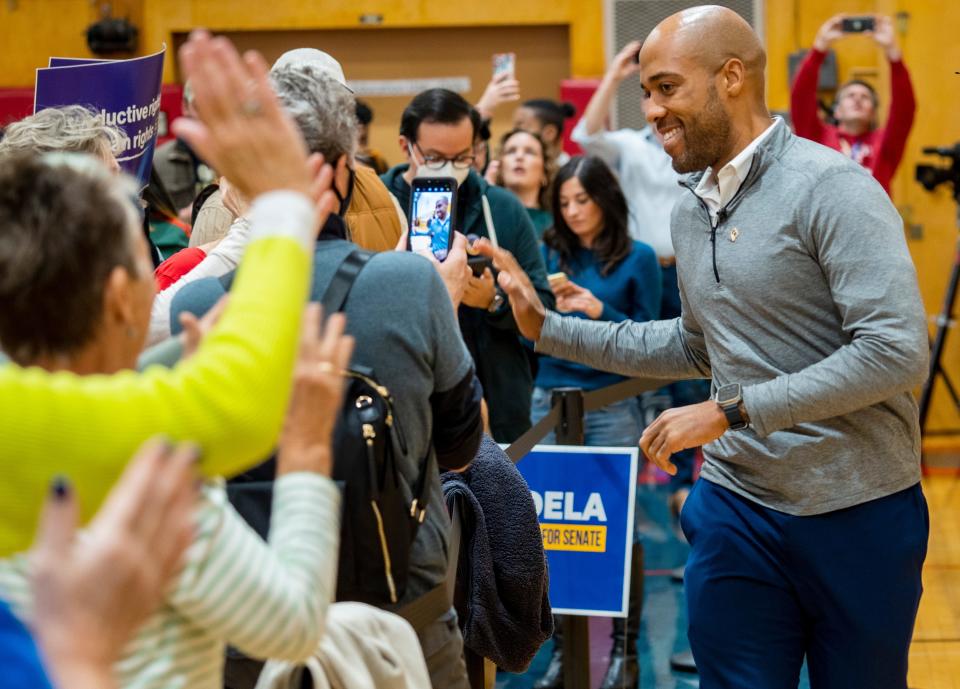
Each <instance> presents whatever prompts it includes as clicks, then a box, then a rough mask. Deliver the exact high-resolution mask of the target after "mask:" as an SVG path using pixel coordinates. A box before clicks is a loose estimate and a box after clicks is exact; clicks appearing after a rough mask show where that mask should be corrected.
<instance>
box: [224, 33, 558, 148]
mask: <svg viewBox="0 0 960 689" xmlns="http://www.w3.org/2000/svg"><path fill="white" fill-rule="evenodd" d="M226 35H228V36H229V37H230V38H231V39H232V40H233V41H234V42H235V43H236V44H237V46H238V47H240V48H242V49H256V50H259V51H260V52H262V53H263V54H264V56H265V57H266V58H267V60H268V61H269V62H273V60H275V59H276V58H277V57H279V56H280V54H281V53H283V52H284V51H286V50H289V49H291V48H300V47H316V48H320V49H322V50H326V51H327V52H329V53H330V54H331V55H334V56H335V57H336V58H337V59H338V60H340V62H341V64H343V66H344V71H345V73H346V76H347V78H348V79H417V78H437V77H462V76H466V77H468V78H469V79H470V83H471V87H472V88H471V90H470V91H469V92H467V93H464V94H463V96H464V97H465V98H466V99H467V100H469V101H470V102H472V103H473V102H476V101H477V100H479V98H480V96H481V94H482V93H483V89H484V88H485V87H486V85H487V82H488V81H489V79H490V76H491V67H492V63H491V55H492V54H493V53H495V52H507V51H510V50H513V51H514V52H516V53H517V77H518V79H519V80H520V83H521V89H522V95H523V98H557V97H558V96H559V90H560V89H559V84H560V80H561V79H563V78H565V77H566V76H567V75H568V74H569V73H570V60H569V57H568V53H567V45H568V39H567V27H566V26H511V27H498V28H492V27H473V28H460V27H458V28H432V29H381V30H379V31H376V32H371V31H362V30H357V29H350V30H331V31H271V32H261V31H244V32H228V33H227V34H226ZM398 55H403V59H402V60H398V59H397V56H398ZM412 97H413V96H412V95H403V96H391V97H366V96H364V97H363V99H364V100H365V101H366V102H367V103H369V104H370V106H371V107H372V108H373V110H374V113H375V117H374V121H373V125H372V126H371V130H370V142H371V145H372V146H373V147H374V148H377V149H379V150H380V152H381V153H382V154H383V155H384V156H385V157H386V158H387V160H388V161H389V162H390V163H392V164H395V163H400V162H403V160H404V157H403V154H402V151H400V149H399V146H398V143H397V137H398V135H399V126H400V115H401V113H402V112H403V109H404V108H405V107H406V105H407V103H409V102H410V99H411V98H412ZM513 107H514V105H513V104H505V105H504V106H502V107H501V109H500V111H499V112H498V113H497V115H496V116H495V117H494V121H493V126H492V129H493V139H494V141H498V140H499V137H500V135H501V134H503V133H505V132H506V131H507V130H508V129H509V128H510V124H511V122H510V116H511V113H512V111H513Z"/></svg>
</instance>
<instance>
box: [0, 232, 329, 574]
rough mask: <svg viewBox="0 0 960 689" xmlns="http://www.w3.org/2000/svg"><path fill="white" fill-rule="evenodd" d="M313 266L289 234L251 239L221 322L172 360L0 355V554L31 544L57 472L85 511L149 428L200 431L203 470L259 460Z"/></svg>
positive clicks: (189, 436) (287, 373)
mask: <svg viewBox="0 0 960 689" xmlns="http://www.w3.org/2000/svg"><path fill="white" fill-rule="evenodd" d="M310 268H311V257H310V256H309V255H308V253H307V252H306V251H305V250H304V247H303V245H302V243H300V242H297V241H296V240H295V239H293V238H289V237H272V238H265V239H258V240H256V241H254V242H252V243H251V245H250V247H249V248H248V250H247V254H246V257H245V258H244V261H243V263H242V264H241V267H240V270H239V271H238V273H237V278H236V281H235V283H234V286H233V290H232V292H231V296H230V303H229V305H228V307H227V309H226V311H225V312H224V314H223V316H222V318H221V321H220V323H219V325H218V326H217V327H216V328H215V329H214V331H213V332H211V333H210V335H209V336H208V337H207V339H206V340H205V341H204V343H203V345H202V346H201V348H200V350H199V351H198V352H197V354H196V355H194V356H193V357H192V358H191V359H188V360H186V361H184V362H182V363H181V364H179V365H178V366H176V367H175V368H173V369H164V368H161V367H153V368H151V369H148V370H147V371H146V372H144V373H140V374H138V373H134V372H123V373H120V374H116V375H111V376H85V377H78V376H75V375H73V374H69V373H55V374H50V373H46V372H44V371H41V370H40V369H32V368H31V369H23V368H19V367H16V366H13V365H8V366H0V429H2V430H0V457H2V460H0V461H2V465H3V476H2V478H0V556H6V555H9V554H10V553H13V552H16V551H19V550H23V549H25V548H26V547H28V546H29V545H30V543H31V542H32V540H33V536H34V531H35V525H36V522H37V517H38V515H39V512H40V508H41V504H42V501H43V499H44V497H45V495H46V491H47V488H48V485H49V483H50V480H51V479H52V478H53V477H54V476H56V475H58V474H61V475H64V476H67V477H68V478H69V479H70V481H71V483H72V484H73V486H74V488H75V490H76V492H77V495H78V498H79V501H80V504H81V511H82V515H83V518H84V521H86V520H87V519H88V518H89V517H90V516H91V515H92V514H93V513H94V512H95V511H96V509H97V507H98V506H99V505H100V503H101V502H102V500H103V498H104V496H105V495H106V493H107V492H108V491H109V489H110V487H111V485H112V484H113V483H114V481H115V480H116V479H117V478H118V477H119V475H120V473H121V472H122V470H123V468H124V466H125V465H126V463H127V461H128V460H129V459H130V458H131V456H132V455H133V453H134V451H135V450H136V448H137V447H139V445H140V444H141V443H142V442H143V441H144V440H145V439H147V438H148V437H150V436H152V435H156V434H164V435H166V436H167V437H169V438H170V439H172V440H192V441H195V442H197V443H198V444H199V445H200V447H201V448H202V450H203V457H202V471H203V472H204V473H205V474H207V475H217V474H225V475H233V474H236V473H239V472H241V471H243V470H245V469H247V468H249V467H251V466H253V465H255V464H256V463H258V462H259V461H261V460H263V459H264V458H265V457H266V456H267V454H268V453H269V452H270V450H271V448H272V447H273V445H274V443H275V442H276V439H277V436H278V434H279V431H280V427H281V424H282V422H283V417H284V414H285V412H286V406H287V402H288V400H289V396H290V387H291V371H292V369H293V363H294V357H295V356H296V351H297V346H298V342H299V331H300V320H301V316H302V312H303V307H304V303H305V301H306V297H307V291H308V289H309V279H310Z"/></svg>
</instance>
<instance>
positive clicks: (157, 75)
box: [33, 47, 166, 189]
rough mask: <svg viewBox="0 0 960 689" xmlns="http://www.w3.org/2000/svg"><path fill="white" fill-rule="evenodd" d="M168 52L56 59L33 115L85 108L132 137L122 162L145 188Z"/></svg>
mask: <svg viewBox="0 0 960 689" xmlns="http://www.w3.org/2000/svg"><path fill="white" fill-rule="evenodd" d="M165 53H166V48H165V47H164V48H163V49H162V50H160V52H158V53H154V54H153V55H147V56H145V57H138V58H134V59H132V60H87V59H80V58H51V59H50V67H47V68H43V69H38V70H37V83H36V87H35V90H34V101H33V111H34V112H38V111H40V110H43V109H44V108H52V107H58V106H62V105H85V106H87V107H89V108H91V109H93V110H94V111H95V112H97V113H99V115H100V117H101V118H102V119H103V121H104V122H106V123H107V124H110V125H114V126H116V127H119V128H120V129H122V130H123V132H124V133H125V134H126V136H127V138H126V142H125V144H124V146H125V148H124V150H123V151H121V152H120V153H118V154H117V162H118V163H120V167H121V168H122V169H123V170H124V171H125V172H127V173H129V174H130V175H132V176H133V177H136V178H137V181H138V183H139V185H140V188H141V189H142V188H143V187H145V186H147V184H148V182H149V181H150V166H151V164H152V163H153V150H154V147H155V146H156V141H157V120H158V118H159V115H160V87H161V84H162V81H163V58H164V54H165Z"/></svg>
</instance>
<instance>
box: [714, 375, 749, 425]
mask: <svg viewBox="0 0 960 689" xmlns="http://www.w3.org/2000/svg"><path fill="white" fill-rule="evenodd" d="M714 400H715V401H716V403H717V404H718V405H720V408H721V409H722V410H723V414H724V416H726V417H727V422H728V423H729V424H730V430H731V431H739V430H741V429H744V428H746V427H747V426H749V425H750V419H749V418H748V417H747V410H746V409H744V408H743V394H742V391H741V390H740V383H728V384H727V385H724V386H722V387H720V388H717V394H716V397H714Z"/></svg>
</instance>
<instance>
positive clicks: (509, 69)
mask: <svg viewBox="0 0 960 689" xmlns="http://www.w3.org/2000/svg"><path fill="white" fill-rule="evenodd" d="M504 72H506V73H507V74H509V75H510V76H511V77H514V76H516V73H517V54H516V53H495V54H494V56H493V76H494V77H497V76H499V75H500V74H503V73H504Z"/></svg>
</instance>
